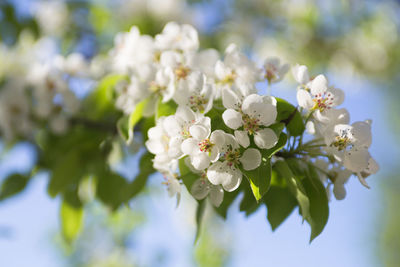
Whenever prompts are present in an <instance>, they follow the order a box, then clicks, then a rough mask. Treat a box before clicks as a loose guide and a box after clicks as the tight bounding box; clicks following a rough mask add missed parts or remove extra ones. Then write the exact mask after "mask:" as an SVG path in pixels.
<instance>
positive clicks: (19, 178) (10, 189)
mask: <svg viewBox="0 0 400 267" xmlns="http://www.w3.org/2000/svg"><path fill="white" fill-rule="evenodd" d="M28 181H29V177H27V176H25V175H22V174H12V175H10V176H8V177H7V178H6V179H5V180H4V181H3V183H2V185H1V189H0V201H1V200H4V199H7V198H9V197H12V196H14V195H16V194H18V193H20V192H22V191H23V190H24V189H25V187H26V185H27V184H28Z"/></svg>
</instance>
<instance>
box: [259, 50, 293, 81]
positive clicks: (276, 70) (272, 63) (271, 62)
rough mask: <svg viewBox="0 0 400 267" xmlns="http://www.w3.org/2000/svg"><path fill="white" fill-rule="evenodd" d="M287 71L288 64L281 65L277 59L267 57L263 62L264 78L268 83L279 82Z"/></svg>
mask: <svg viewBox="0 0 400 267" xmlns="http://www.w3.org/2000/svg"><path fill="white" fill-rule="evenodd" d="M288 71H289V64H281V60H280V59H279V58H277V57H269V58H267V59H265V62H264V78H265V79H267V81H268V83H270V84H271V83H277V82H280V81H281V80H282V79H283V77H284V76H285V74H286V73H287V72H288Z"/></svg>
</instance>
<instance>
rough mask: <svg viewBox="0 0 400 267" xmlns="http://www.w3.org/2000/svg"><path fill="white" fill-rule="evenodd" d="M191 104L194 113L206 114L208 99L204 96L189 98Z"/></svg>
mask: <svg viewBox="0 0 400 267" xmlns="http://www.w3.org/2000/svg"><path fill="white" fill-rule="evenodd" d="M189 104H190V107H191V109H193V111H195V112H196V111H199V112H201V113H203V112H204V106H205V105H206V104H207V99H206V98H205V97H204V96H202V95H193V96H191V97H190V98H189Z"/></svg>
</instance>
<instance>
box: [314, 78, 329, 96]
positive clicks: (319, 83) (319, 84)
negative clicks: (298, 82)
mask: <svg viewBox="0 0 400 267" xmlns="http://www.w3.org/2000/svg"><path fill="white" fill-rule="evenodd" d="M310 89H311V94H312V95H319V94H325V92H326V91H327V90H328V80H327V79H326V78H325V76H324V75H322V74H320V75H318V76H317V77H315V78H314V80H312V81H311V84H310Z"/></svg>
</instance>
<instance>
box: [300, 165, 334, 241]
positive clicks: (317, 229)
mask: <svg viewBox="0 0 400 267" xmlns="http://www.w3.org/2000/svg"><path fill="white" fill-rule="evenodd" d="M308 174H309V175H308V178H309V179H303V180H302V183H303V186H304V188H305V190H306V193H307V196H308V198H309V199H310V216H309V218H308V219H307V221H308V223H309V224H310V226H311V237H310V242H311V241H313V239H314V238H316V237H317V236H318V235H319V234H320V233H321V232H322V231H323V230H324V228H325V225H326V223H327V222H328V217H329V205H328V196H327V194H326V190H325V187H324V185H323V184H322V182H321V180H320V179H319V177H318V173H317V172H316V170H315V168H314V166H313V165H312V164H309V165H308Z"/></svg>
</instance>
